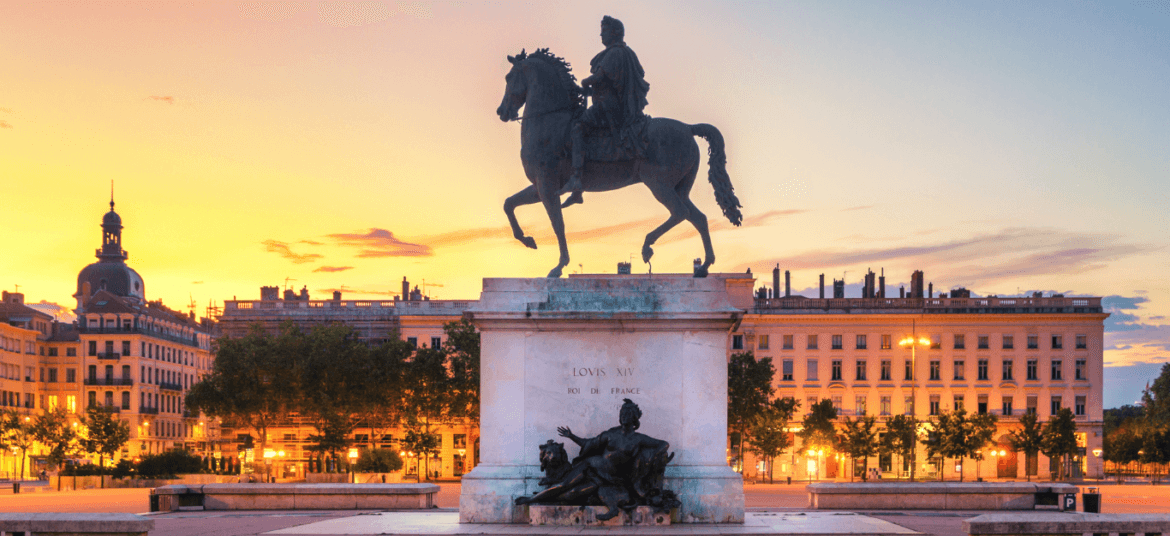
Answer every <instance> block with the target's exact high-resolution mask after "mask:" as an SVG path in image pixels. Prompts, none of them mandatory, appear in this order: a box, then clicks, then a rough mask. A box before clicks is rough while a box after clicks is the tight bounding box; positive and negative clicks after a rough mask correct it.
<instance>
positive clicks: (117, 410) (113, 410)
mask: <svg viewBox="0 0 1170 536" xmlns="http://www.w3.org/2000/svg"><path fill="white" fill-rule="evenodd" d="M90 407H98V408H102V409H104V410H106V411H107V412H109V413H122V408H120V407H118V406H112V405H109V404H96V405H91V406H90Z"/></svg>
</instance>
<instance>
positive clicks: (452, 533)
mask: <svg viewBox="0 0 1170 536" xmlns="http://www.w3.org/2000/svg"><path fill="white" fill-rule="evenodd" d="M599 532H605V533H606V534H615V535H654V536H692V535H724V534H726V535H740V534H784V535H800V534H810V535H811V534H920V533H918V532H915V531H913V530H910V529H907V528H904V527H900V526H898V525H895V524H893V523H890V522H888V521H883V520H881V519H876V518H872V517H868V516H864V515H860V514H854V513H850V512H749V513H747V515H746V517H745V519H744V523H743V524H742V525H671V526H667V527H534V526H529V525H488V524H471V523H469V524H460V523H459V513H458V512H455V511H440V512H375V513H368V514H360V515H355V516H351V517H341V518H335V519H329V520H324V521H317V522H314V523H307V524H304V525H299V526H295V527H288V528H284V529H278V530H274V531H271V532H266V533H264V534H354V535H357V534H400V535H406V536H422V535H431V534H435V535H444V536H460V535H478V534H511V535H518V536H526V535H530V536H537V535H544V534H555V535H557V536H569V535H573V534H597V533H599Z"/></svg>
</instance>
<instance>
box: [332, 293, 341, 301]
mask: <svg viewBox="0 0 1170 536" xmlns="http://www.w3.org/2000/svg"><path fill="white" fill-rule="evenodd" d="M333 301H341V291H340V290H335V291H333Z"/></svg>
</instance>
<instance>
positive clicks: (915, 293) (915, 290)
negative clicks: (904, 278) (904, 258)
mask: <svg viewBox="0 0 1170 536" xmlns="http://www.w3.org/2000/svg"><path fill="white" fill-rule="evenodd" d="M922 279H923V275H922V270H914V273H912V274H910V297H911V298H921V297H922Z"/></svg>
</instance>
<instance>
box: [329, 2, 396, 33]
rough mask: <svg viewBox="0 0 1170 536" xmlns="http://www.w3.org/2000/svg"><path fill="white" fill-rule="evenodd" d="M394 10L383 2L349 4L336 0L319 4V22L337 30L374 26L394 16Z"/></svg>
mask: <svg viewBox="0 0 1170 536" xmlns="http://www.w3.org/2000/svg"><path fill="white" fill-rule="evenodd" d="M395 11H396V10H395V9H394V8H392V7H390V6H388V5H386V3H385V2H368V1H365V2H350V1H346V0H337V1H332V2H321V4H320V12H319V14H320V16H321V21H322V22H324V23H326V24H330V25H333V26H337V27H338V28H349V27H351V26H364V25H366V24H374V23H377V22H382V21H384V20H386V19H388V18H390V17H391V16H393V15H394V12H395Z"/></svg>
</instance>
